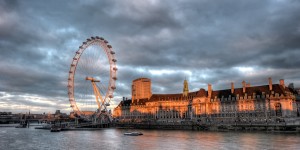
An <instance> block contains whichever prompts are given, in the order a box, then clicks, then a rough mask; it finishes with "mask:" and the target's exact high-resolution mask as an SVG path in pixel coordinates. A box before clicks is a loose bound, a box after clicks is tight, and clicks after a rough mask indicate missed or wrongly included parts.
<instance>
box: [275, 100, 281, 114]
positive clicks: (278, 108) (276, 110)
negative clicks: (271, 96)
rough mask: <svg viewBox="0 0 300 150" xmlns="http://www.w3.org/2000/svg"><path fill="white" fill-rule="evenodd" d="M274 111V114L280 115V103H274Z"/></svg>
mask: <svg viewBox="0 0 300 150" xmlns="http://www.w3.org/2000/svg"><path fill="white" fill-rule="evenodd" d="M275 113H276V116H282V112H281V104H280V103H276V104H275Z"/></svg>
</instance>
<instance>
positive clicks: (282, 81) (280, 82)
mask: <svg viewBox="0 0 300 150" xmlns="http://www.w3.org/2000/svg"><path fill="white" fill-rule="evenodd" d="M279 84H280V85H281V86H282V87H283V88H285V85H284V80H283V79H280V80H279Z"/></svg>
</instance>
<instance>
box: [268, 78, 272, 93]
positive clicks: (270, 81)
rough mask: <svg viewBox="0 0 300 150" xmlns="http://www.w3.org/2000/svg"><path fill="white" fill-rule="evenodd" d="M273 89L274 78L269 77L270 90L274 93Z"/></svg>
mask: <svg viewBox="0 0 300 150" xmlns="http://www.w3.org/2000/svg"><path fill="white" fill-rule="evenodd" d="M272 89H273V83H272V78H271V77H269V90H270V91H272Z"/></svg>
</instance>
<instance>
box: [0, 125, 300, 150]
mask: <svg viewBox="0 0 300 150" xmlns="http://www.w3.org/2000/svg"><path fill="white" fill-rule="evenodd" d="M126 131H140V132H142V133H143V134H144V135H142V136H125V135H123V133H124V132H126ZM10 149H13V150H15V149H16V150H17V149H20V150H35V149H41V150H45V149H49V150H56V149H57V150H68V149H70V150H73V149H74V150H89V149H99V150H106V149H108V150H110V149H112V150H114V149H116V150H118V149H120V150H142V149H143V150H148V149H149V150H152V149H154V150H156V149H157V150H177V149H183V150H197V149H199V150H200V149H201V150H203V149H213V150H215V149H224V150H226V149H228V150H235V149H241V150H248V149H250V150H251V149H259V150H261V149H288V150H293V149H295V150H296V149H297V150H299V149H300V134H296V133H266V132H209V131H181V130H133V129H115V128H109V129H101V130H96V131H63V132H50V131H49V130H37V129H34V127H30V128H13V127H0V150H10Z"/></svg>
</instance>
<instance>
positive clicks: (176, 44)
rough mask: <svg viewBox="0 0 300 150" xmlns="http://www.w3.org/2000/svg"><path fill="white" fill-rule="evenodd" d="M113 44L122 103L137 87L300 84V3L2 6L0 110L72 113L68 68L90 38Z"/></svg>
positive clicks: (105, 0)
mask: <svg viewBox="0 0 300 150" xmlns="http://www.w3.org/2000/svg"><path fill="white" fill-rule="evenodd" d="M96 35H98V36H102V37H104V38H105V39H107V40H108V41H109V42H110V44H111V45H112V46H113V48H114V50H115V52H116V57H117V60H118V62H117V66H118V69H119V70H118V80H117V90H116V93H115V96H116V98H115V99H114V101H113V106H115V105H116V104H117V103H118V102H119V101H120V98H121V97H122V96H126V97H130V86H131V81H132V80H133V79H135V78H138V77H148V78H151V80H152V91H153V93H179V92H182V88H183V80H184V79H185V78H186V79H187V80H188V82H189V88H190V90H191V91H196V90H198V89H200V88H204V89H207V84H208V83H211V84H212V85H213V89H214V90H219V89H226V88H229V87H230V82H235V86H236V87H241V82H242V81H243V80H245V81H246V82H250V83H251V85H264V84H267V82H268V79H267V78H268V77H272V79H273V83H278V80H279V79H281V78H283V79H285V83H286V84H289V83H291V82H293V83H294V85H295V87H300V65H299V64H300V59H299V56H300V1H298V0H264V1H262V0H251V1H249V0H222V1H219V0H169V1H168V0H166V1H159V0H84V1H79V0H72V1H69V0H68V1H67V0H51V1H41V0H27V1H15V0H0V52H1V53H0V111H12V112H25V111H28V110H31V112H46V113H47V112H54V111H55V110H56V109H61V110H62V111H63V112H69V111H71V110H70V108H69V101H68V95H67V88H66V86H67V78H68V70H69V67H70V64H71V61H72V57H73V56H74V53H75V52H76V50H77V49H78V46H80V45H81V44H82V42H83V41H85V39H86V38H88V37H90V36H96Z"/></svg>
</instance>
